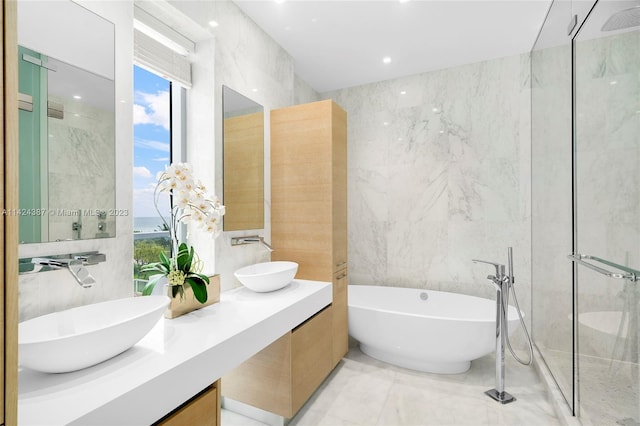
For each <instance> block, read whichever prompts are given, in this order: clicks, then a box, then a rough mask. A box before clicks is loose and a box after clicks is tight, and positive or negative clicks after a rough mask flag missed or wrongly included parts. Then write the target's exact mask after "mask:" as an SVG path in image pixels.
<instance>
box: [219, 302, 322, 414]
mask: <svg viewBox="0 0 640 426" xmlns="http://www.w3.org/2000/svg"><path fill="white" fill-rule="evenodd" d="M331 309H332V308H331V306H328V307H326V308H324V309H323V310H322V311H320V312H318V313H317V314H316V315H314V316H313V317H311V318H309V319H308V320H307V321H305V322H304V323H302V324H300V325H299V326H298V327H296V328H295V329H293V330H291V331H290V332H288V333H286V334H285V335H284V336H282V337H281V338H279V339H278V340H276V341H275V342H273V343H272V344H270V345H269V346H267V347H266V348H265V349H263V350H262V351H260V352H258V353H257V354H256V355H254V356H253V357H251V358H250V359H248V360H247V361H245V362H244V363H243V364H242V365H240V366H239V367H237V368H235V369H234V370H232V371H231V372H230V373H229V374H227V375H225V376H224V378H223V379H222V382H223V384H224V387H223V390H224V396H225V397H228V398H231V399H234V400H236V401H240V402H243V403H245V404H249V405H252V406H254V407H257V408H261V409H263V410H266V411H270V412H272V413H276V414H278V415H280V416H283V417H286V418H291V417H293V416H294V415H295V413H297V412H298V410H299V409H300V408H301V407H302V405H303V404H304V403H305V402H306V400H307V399H308V398H309V397H310V396H311V394H313V392H314V391H315V390H316V389H317V387H318V386H320V383H322V381H323V380H324V378H325V377H326V376H327V375H328V374H329V373H330V372H331V369H332V368H333V365H332V362H331V355H332V354H331V352H327V348H331V338H332V337H331V334H332V328H331V318H332V316H331Z"/></svg>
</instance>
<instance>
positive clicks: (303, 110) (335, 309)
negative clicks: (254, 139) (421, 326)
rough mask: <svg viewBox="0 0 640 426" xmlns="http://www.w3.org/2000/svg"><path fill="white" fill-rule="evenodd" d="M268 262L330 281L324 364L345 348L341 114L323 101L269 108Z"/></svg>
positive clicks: (343, 117) (344, 192)
mask: <svg viewBox="0 0 640 426" xmlns="http://www.w3.org/2000/svg"><path fill="white" fill-rule="evenodd" d="M271 243H272V245H273V247H274V248H275V251H274V252H273V253H272V256H271V258H272V259H273V260H291V261H294V262H297V263H298V264H299V268H298V273H297V274H296V277H297V278H300V279H308V280H318V281H330V282H333V303H332V309H331V310H332V323H333V333H332V348H331V352H332V365H333V366H335V365H336V364H337V363H338V361H339V360H340V359H341V358H342V357H343V356H344V355H345V354H346V353H347V349H348V334H347V113H346V112H345V111H344V110H343V109H342V108H340V106H338V104H336V103H335V102H333V101H331V100H326V101H320V102H313V103H309V104H304V105H296V106H293V107H288V108H282V109H278V110H275V111H272V112H271Z"/></svg>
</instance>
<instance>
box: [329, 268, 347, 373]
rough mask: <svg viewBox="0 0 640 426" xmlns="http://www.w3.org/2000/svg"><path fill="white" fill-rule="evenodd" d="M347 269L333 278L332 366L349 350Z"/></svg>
mask: <svg viewBox="0 0 640 426" xmlns="http://www.w3.org/2000/svg"><path fill="white" fill-rule="evenodd" d="M347 284H348V280H347V271H346V269H345V270H343V271H340V272H338V273H336V275H335V278H334V279H333V303H332V304H331V305H332V307H333V310H332V311H333V312H332V327H333V357H332V366H335V365H336V364H338V362H340V360H341V359H342V357H343V356H345V354H346V353H347V351H348V350H349V333H348V300H347Z"/></svg>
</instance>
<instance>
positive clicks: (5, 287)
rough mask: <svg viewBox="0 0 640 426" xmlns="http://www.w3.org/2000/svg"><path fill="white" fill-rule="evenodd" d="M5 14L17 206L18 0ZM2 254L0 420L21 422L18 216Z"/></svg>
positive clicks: (9, 189)
mask: <svg viewBox="0 0 640 426" xmlns="http://www.w3.org/2000/svg"><path fill="white" fill-rule="evenodd" d="M2 5H3V13H2V17H1V19H2V21H1V24H2V28H3V31H2V35H1V37H2V39H3V43H2V44H3V55H2V66H1V67H0V69H1V70H2V80H3V87H2V88H1V89H0V90H2V99H3V102H2V106H1V107H0V108H2V113H1V115H2V120H0V122H1V124H0V125H1V126H2V132H1V133H2V135H3V149H2V150H0V155H1V156H2V159H1V161H0V167H1V168H2V170H1V171H0V176H1V179H3V183H2V185H0V188H2V191H3V192H2V196H1V197H0V200H2V206H1V208H3V209H18V207H19V206H18V198H19V197H18V165H19V161H18V60H17V58H18V38H17V2H16V1H6V0H3V2H2ZM0 235H2V239H3V244H0V251H1V254H0V257H2V259H3V262H2V266H0V268H3V270H2V273H1V274H0V276H1V277H2V278H3V281H4V282H3V283H2V285H0V289H1V290H0V291H2V292H3V294H2V296H0V297H1V301H2V303H0V310H2V315H0V318H1V319H2V322H3V323H2V326H1V327H0V330H2V333H3V336H2V337H1V338H0V339H1V340H2V341H3V342H4V345H3V346H4V351H2V350H1V349H0V354H1V355H0V356H2V361H1V362H0V376H2V378H1V379H0V380H2V383H3V386H2V387H0V388H1V390H0V393H2V395H1V396H0V397H1V398H2V400H3V404H0V405H2V407H1V408H0V411H1V412H0V421H2V422H4V423H5V424H8V425H14V424H18V217H17V216H3V219H2V220H0Z"/></svg>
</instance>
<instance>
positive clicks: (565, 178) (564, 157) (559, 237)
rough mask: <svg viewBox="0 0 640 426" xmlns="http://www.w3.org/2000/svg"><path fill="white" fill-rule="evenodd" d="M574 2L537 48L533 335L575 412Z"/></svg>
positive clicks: (553, 16) (554, 13)
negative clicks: (570, 32) (571, 27)
mask: <svg viewBox="0 0 640 426" xmlns="http://www.w3.org/2000/svg"><path fill="white" fill-rule="evenodd" d="M570 16H571V2H568V1H554V2H553V4H552V5H551V8H550V9H549V13H548V14H547V17H546V20H545V23H544V26H543V28H542V30H541V32H540V35H539V36H538V39H537V40H536V44H535V46H534V48H533V50H532V52H531V129H532V132H531V138H532V142H531V171H532V173H531V174H532V182H531V198H532V202H531V208H532V216H531V226H532V233H531V244H532V251H531V258H532V264H531V268H532V281H531V282H532V289H533V290H534V291H533V294H532V312H533V314H532V337H533V340H534V342H535V345H536V347H537V348H538V350H539V351H540V353H541V354H542V357H543V359H544V361H545V362H546V364H547V366H548V367H549V370H550V371H551V373H552V375H553V377H554V378H555V380H556V382H557V384H558V386H559V388H560V389H561V391H562V394H563V395H564V398H565V399H566V400H567V403H568V405H569V406H570V407H571V409H573V406H574V401H573V400H574V392H573V377H574V374H573V372H574V357H573V342H574V340H573V325H572V324H573V323H572V320H571V319H572V317H573V315H572V308H573V267H572V265H571V262H569V261H568V260H567V258H566V257H567V254H569V253H571V252H572V249H573V223H572V222H573V221H572V214H573V213H572V188H571V180H572V170H571V161H572V160H571V158H572V149H571V131H572V129H571V120H572V113H571V84H572V82H571V39H570V37H568V36H567V30H566V29H567V22H568V21H569V17H570Z"/></svg>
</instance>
